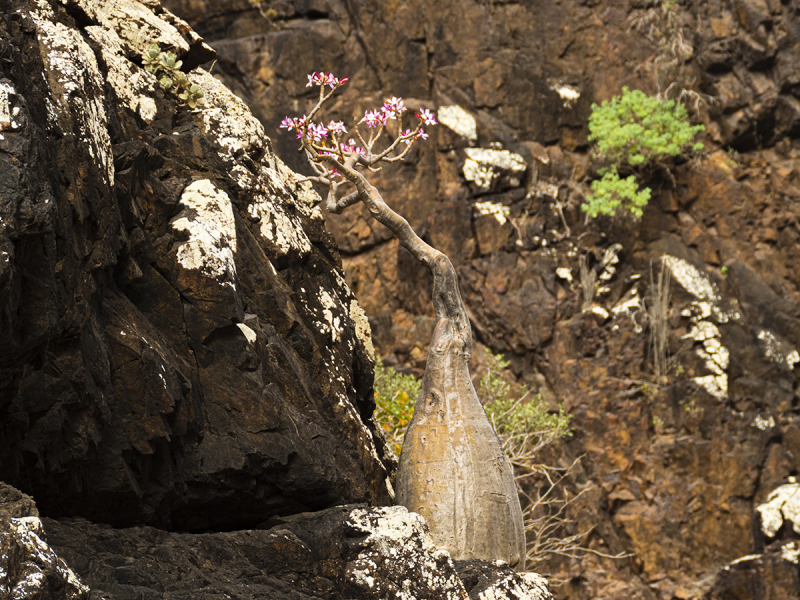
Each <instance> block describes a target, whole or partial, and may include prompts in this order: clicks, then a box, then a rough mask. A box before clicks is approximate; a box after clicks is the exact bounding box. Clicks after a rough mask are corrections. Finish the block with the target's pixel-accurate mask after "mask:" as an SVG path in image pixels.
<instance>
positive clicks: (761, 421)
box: [753, 415, 775, 431]
mask: <svg viewBox="0 0 800 600" xmlns="http://www.w3.org/2000/svg"><path fill="white" fill-rule="evenodd" d="M753 427H756V428H757V429H760V430H761V431H766V430H767V429H772V428H773V427H775V419H774V418H773V416H772V415H769V418H767V419H765V418H764V417H762V416H761V415H756V417H755V419H753Z"/></svg>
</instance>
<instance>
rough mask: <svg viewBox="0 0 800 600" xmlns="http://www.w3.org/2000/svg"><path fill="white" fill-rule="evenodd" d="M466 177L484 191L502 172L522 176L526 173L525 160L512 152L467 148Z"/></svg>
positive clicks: (464, 170) (465, 150) (464, 168)
mask: <svg viewBox="0 0 800 600" xmlns="http://www.w3.org/2000/svg"><path fill="white" fill-rule="evenodd" d="M464 152H466V154H467V160H466V161H464V167H463V169H462V170H463V172H464V177H465V178H466V179H467V181H472V182H473V183H474V184H475V185H476V186H478V187H479V188H482V189H489V188H490V187H491V186H492V184H493V183H494V181H495V180H496V179H497V178H498V177H499V176H500V173H501V172H502V171H508V172H511V173H517V174H521V173H523V172H524V171H525V169H526V165H525V159H523V158H522V156H520V155H519V154H517V153H516V152H511V151H510V150H496V149H494V148H465V149H464Z"/></svg>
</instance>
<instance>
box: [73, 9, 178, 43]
mask: <svg viewBox="0 0 800 600" xmlns="http://www.w3.org/2000/svg"><path fill="white" fill-rule="evenodd" d="M68 1H69V4H73V5H76V6H77V7H79V8H80V10H81V11H82V12H84V13H85V14H86V16H87V17H89V19H91V20H92V21H94V22H95V23H99V24H100V25H102V26H103V27H105V28H106V29H110V30H114V31H116V32H117V34H118V36H119V38H120V39H121V40H122V41H123V43H124V45H125V46H126V50H127V51H128V52H132V53H134V54H137V55H138V54H141V53H142V52H144V50H145V48H147V47H148V46H150V45H151V44H156V45H158V46H162V47H169V48H173V49H174V50H175V51H178V52H179V53H181V54H183V53H186V52H188V51H189V43H188V42H187V41H186V40H185V39H184V37H183V36H182V35H181V33H180V31H178V29H177V28H176V27H174V26H173V25H171V24H170V23H168V22H166V21H165V20H164V19H162V18H160V17H159V16H158V15H156V14H155V13H154V12H153V11H152V10H150V9H149V8H148V7H147V6H145V5H144V4H143V3H141V2H130V1H129V0H68ZM62 2H63V3H64V4H66V3H67V0H62ZM162 10H163V9H162ZM165 12H166V11H165Z"/></svg>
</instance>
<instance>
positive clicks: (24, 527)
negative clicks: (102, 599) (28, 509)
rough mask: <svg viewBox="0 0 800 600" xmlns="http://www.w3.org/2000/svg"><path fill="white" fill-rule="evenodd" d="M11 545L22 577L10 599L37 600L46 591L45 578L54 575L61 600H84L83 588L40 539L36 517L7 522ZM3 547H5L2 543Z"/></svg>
mask: <svg viewBox="0 0 800 600" xmlns="http://www.w3.org/2000/svg"><path fill="white" fill-rule="evenodd" d="M9 525H10V528H11V531H12V532H13V533H12V535H13V540H12V543H15V544H16V545H17V547H18V548H19V550H20V551H21V553H22V555H23V557H24V559H23V560H24V567H25V568H24V570H23V573H22V574H21V575H22V577H21V579H20V580H19V581H17V582H16V584H15V585H14V587H13V588H12V589H11V590H10V593H9V597H10V598H14V599H17V598H20V599H21V598H35V597H39V595H40V594H42V593H43V592H44V590H46V589H47V588H48V587H49V585H50V584H49V583H48V582H47V581H46V578H47V575H48V574H50V577H52V574H53V573H55V574H56V575H57V576H58V578H59V579H60V580H61V581H63V585H64V587H63V590H62V593H63V594H64V596H63V597H64V598H65V599H66V600H71V599H73V598H79V597H81V598H83V597H87V596H88V594H89V588H88V587H86V586H85V585H84V584H83V583H82V582H81V580H80V579H79V578H78V576H77V575H75V573H74V572H73V571H72V569H70V568H69V567H68V566H67V565H66V563H65V562H64V561H63V560H61V559H60V558H59V557H58V555H57V554H56V553H55V551H54V550H53V549H52V548H51V547H50V546H49V545H48V544H47V543H46V542H45V541H44V540H43V539H42V536H43V533H44V529H43V527H42V522H41V521H40V520H39V518H38V517H22V518H12V519H11V520H10V521H9ZM4 543H8V542H7V541H5V542H4Z"/></svg>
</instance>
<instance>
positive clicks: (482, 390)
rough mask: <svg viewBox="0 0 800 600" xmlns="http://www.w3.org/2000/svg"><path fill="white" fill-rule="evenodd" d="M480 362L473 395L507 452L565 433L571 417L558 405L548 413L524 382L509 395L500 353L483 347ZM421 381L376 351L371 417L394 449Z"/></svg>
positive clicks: (541, 443)
mask: <svg viewBox="0 0 800 600" xmlns="http://www.w3.org/2000/svg"><path fill="white" fill-rule="evenodd" d="M485 363H486V365H487V367H488V369H489V372H488V373H487V374H486V375H484V376H483V377H481V380H480V384H479V387H478V396H479V398H480V399H481V401H482V402H483V403H484V409H485V410H486V414H487V415H488V416H489V420H490V421H492V424H493V425H494V427H495V430H496V431H497V433H498V435H499V436H500V439H501V441H502V442H503V444H504V447H505V448H506V450H507V452H509V453H511V452H512V450H513V452H515V453H518V452H520V451H524V452H526V453H528V452H530V451H531V450H532V449H534V448H536V449H537V450H539V449H541V448H542V447H544V446H545V445H547V444H548V443H550V442H552V441H555V440H557V439H559V438H561V437H564V436H567V435H570V433H571V429H570V426H569V422H570V418H571V417H570V416H569V415H565V414H564V411H563V410H561V411H560V412H559V413H557V414H553V413H550V412H549V410H548V408H547V405H546V404H545V402H544V401H543V400H542V398H541V396H540V395H539V394H530V393H528V392H527V390H525V389H524V388H523V389H522V393H521V395H520V397H514V394H513V389H512V386H511V385H510V384H509V383H507V382H506V381H505V380H504V379H503V377H502V374H503V372H505V371H506V370H507V369H508V366H509V364H510V363H509V362H508V361H505V360H503V356H502V355H500V354H497V355H495V354H492V353H491V351H489V350H488V349H487V350H486V357H485ZM421 386H422V382H421V381H420V380H419V379H417V378H416V377H414V376H413V375H403V374H400V373H398V372H397V371H396V370H395V369H394V368H393V367H386V366H385V365H384V364H383V362H381V359H380V358H379V357H376V359H375V384H374V389H375V404H376V409H375V418H376V419H377V421H378V424H379V425H380V426H381V428H382V429H383V431H384V432H385V434H386V437H387V441H388V442H389V445H390V446H391V447H392V449H393V450H394V451H395V452H396V453H397V454H398V455H399V454H400V450H401V449H402V447H403V436H404V435H405V432H406V428H407V427H408V424H409V423H410V422H411V418H412V417H413V416H414V404H415V403H416V401H417V397H418V396H419V391H420V388H421ZM510 456H511V454H510ZM512 462H513V456H512Z"/></svg>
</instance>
